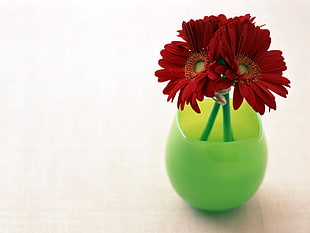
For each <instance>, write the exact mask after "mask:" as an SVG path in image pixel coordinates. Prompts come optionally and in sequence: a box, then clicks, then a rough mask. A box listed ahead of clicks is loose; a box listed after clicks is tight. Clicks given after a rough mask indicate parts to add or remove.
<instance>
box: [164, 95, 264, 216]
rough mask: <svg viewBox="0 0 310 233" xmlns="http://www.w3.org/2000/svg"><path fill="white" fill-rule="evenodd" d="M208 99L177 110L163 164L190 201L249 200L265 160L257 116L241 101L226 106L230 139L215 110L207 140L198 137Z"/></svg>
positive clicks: (218, 206) (214, 205)
mask: <svg viewBox="0 0 310 233" xmlns="http://www.w3.org/2000/svg"><path fill="white" fill-rule="evenodd" d="M213 103H214V101H213V100H210V99H206V100H204V101H203V102H201V103H199V105H200V109H201V111H202V113H201V114H197V113H195V112H194V111H193V110H192V109H191V108H190V107H189V106H186V107H185V109H184V110H183V111H180V110H178V112H177V114H176V118H175V120H174V122H173V124H172V127H171V130H170V133H169V136H168V139H167V145H166V168H167V172H168V176H169V179H170V182H171V184H172V186H173V187H174V189H175V191H176V192H177V193H178V194H179V195H180V196H181V197H182V198H183V199H184V200H185V201H186V202H187V203H189V204H190V205H192V206H194V207H196V208H198V209H202V210H207V211H224V210H229V209H232V208H235V207H238V206H240V205H242V204H243V203H245V202H246V201H247V200H249V199H250V198H251V197H252V196H253V195H254V194H255V192H256V190H257V189H258V187H259V186H260V184H261V182H262V180H263V177H264V174H265V169H266V165H267V146H266V140H265V136H264V134H263V132H262V125H261V121H260V116H259V115H258V114H257V113H256V112H254V111H253V110H252V108H251V107H250V106H249V105H248V104H247V103H246V102H244V103H243V104H242V106H241V107H240V108H239V109H238V110H233V109H231V121H232V122H231V123H232V132H233V137H234V141H230V142H223V133H222V131H223V128H222V114H220V113H221V112H219V114H218V116H217V118H216V120H215V123H214V126H213V129H212V131H211V133H210V136H209V139H208V141H201V140H200V137H201V134H202V131H203V129H204V126H205V124H206V119H207V118H208V114H209V112H210V109H211V107H212V105H213Z"/></svg>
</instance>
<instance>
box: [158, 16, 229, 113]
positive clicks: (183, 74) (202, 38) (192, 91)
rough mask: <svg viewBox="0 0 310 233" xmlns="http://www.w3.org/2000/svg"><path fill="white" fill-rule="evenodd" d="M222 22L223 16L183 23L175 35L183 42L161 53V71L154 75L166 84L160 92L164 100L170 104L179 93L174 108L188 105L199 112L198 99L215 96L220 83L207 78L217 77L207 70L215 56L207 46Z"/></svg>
mask: <svg viewBox="0 0 310 233" xmlns="http://www.w3.org/2000/svg"><path fill="white" fill-rule="evenodd" d="M224 21H226V17H225V16H224V15H220V16H218V17H216V16H210V17H208V16H206V17H205V18H204V19H199V20H190V21H189V22H187V23H186V22H183V24H182V30H180V31H179V35H178V36H179V37H181V38H182V39H183V40H184V41H185V42H183V41H173V42H171V43H170V44H167V45H165V47H164V49H163V50H162V51H161V55H162V59H160V60H159V65H160V66H161V67H162V68H163V69H161V70H158V71H156V72H155V75H156V76H157V77H158V81H159V82H166V81H169V82H168V84H167V86H166V88H164V90H163V93H164V94H166V95H168V99H167V101H170V100H171V101H173V99H174V98H175V96H176V94H177V93H179V96H178V103H177V105H178V107H179V108H180V109H183V108H184V106H185V104H190V105H191V107H192V108H193V109H194V110H195V111H196V112H197V113H200V109H199V107H198V104H197V100H198V101H202V100H203V98H204V96H207V97H214V95H215V91H217V85H216V84H217V83H218V82H219V81H218V80H211V79H209V77H208V76H213V77H214V76H216V77H217V76H218V75H219V74H217V73H215V72H212V71H209V69H208V68H209V65H210V64H211V63H213V62H214V61H216V60H217V58H216V57H215V56H216V53H214V52H212V53H209V51H210V46H209V43H210V40H211V38H212V36H213V34H214V33H215V32H216V30H217V29H218V28H219V27H220V25H221V24H222V23H223V22H224ZM213 50H214V48H213ZM216 77H214V78H213V79H216Z"/></svg>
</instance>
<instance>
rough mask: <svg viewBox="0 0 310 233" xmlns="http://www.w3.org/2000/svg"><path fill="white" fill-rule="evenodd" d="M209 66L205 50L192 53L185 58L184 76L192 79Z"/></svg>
mask: <svg viewBox="0 0 310 233" xmlns="http://www.w3.org/2000/svg"><path fill="white" fill-rule="evenodd" d="M208 66H209V59H208V54H207V53H206V52H196V53H192V54H191V55H190V57H189V58H188V59H187V61H186V64H185V68H184V72H185V77H187V78H188V79H190V80H193V79H194V78H195V77H197V75H199V74H200V73H203V72H205V71H206V70H207V69H208Z"/></svg>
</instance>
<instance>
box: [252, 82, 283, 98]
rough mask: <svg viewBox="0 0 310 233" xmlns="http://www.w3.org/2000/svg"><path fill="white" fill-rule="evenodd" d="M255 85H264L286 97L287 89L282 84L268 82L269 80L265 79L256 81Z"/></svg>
mask: <svg viewBox="0 0 310 233" xmlns="http://www.w3.org/2000/svg"><path fill="white" fill-rule="evenodd" d="M256 84H257V85H259V86H261V85H262V86H265V87H266V88H268V89H269V90H271V91H273V92H274V93H276V94H278V95H280V96H282V97H284V98H286V95H287V93H288V91H287V89H286V88H285V87H283V86H282V85H278V84H274V83H269V82H265V81H262V80H260V81H258V82H256Z"/></svg>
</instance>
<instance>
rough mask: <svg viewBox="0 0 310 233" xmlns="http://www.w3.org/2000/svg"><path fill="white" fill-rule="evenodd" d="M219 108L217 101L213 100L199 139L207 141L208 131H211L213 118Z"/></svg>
mask: <svg viewBox="0 0 310 233" xmlns="http://www.w3.org/2000/svg"><path fill="white" fill-rule="evenodd" d="M219 108H220V104H219V103H217V102H214V104H213V107H212V109H211V112H210V114H209V117H208V120H207V123H206V126H205V129H204V130H203V133H202V135H201V137H200V140H201V141H207V140H208V138H209V135H210V132H211V130H212V127H213V125H214V121H215V118H216V116H217V113H218V111H219Z"/></svg>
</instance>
